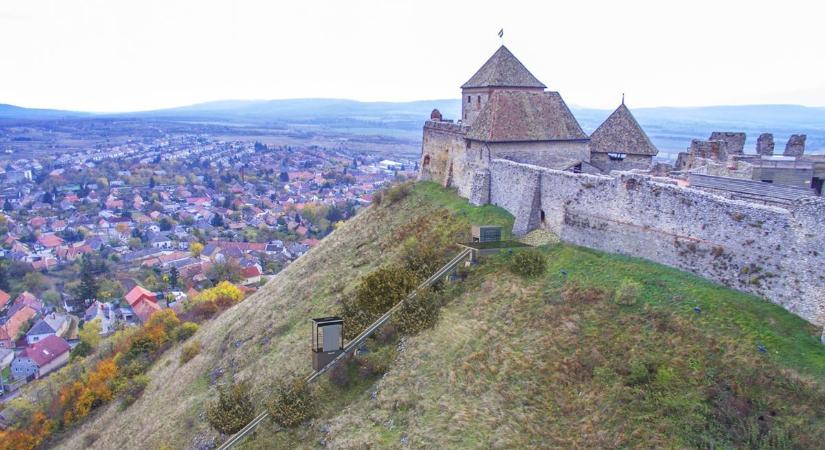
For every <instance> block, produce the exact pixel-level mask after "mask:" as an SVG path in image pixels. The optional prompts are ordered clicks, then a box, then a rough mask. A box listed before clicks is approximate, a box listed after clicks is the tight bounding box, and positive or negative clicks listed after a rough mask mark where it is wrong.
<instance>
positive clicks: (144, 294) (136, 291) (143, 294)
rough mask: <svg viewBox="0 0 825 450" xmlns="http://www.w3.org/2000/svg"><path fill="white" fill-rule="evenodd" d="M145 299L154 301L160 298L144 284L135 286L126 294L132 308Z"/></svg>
mask: <svg viewBox="0 0 825 450" xmlns="http://www.w3.org/2000/svg"><path fill="white" fill-rule="evenodd" d="M144 300H147V301H150V302H153V303H154V302H157V301H158V298H157V296H156V295H155V294H154V293H153V292H150V291H149V290H147V289H145V288H143V287H142V286H135V287H133V288H132V290H131V291H129V293H128V294H126V301H127V302H128V303H129V306H131V307H132V308H134V307H135V305H136V304H137V303H140V302H142V301H144Z"/></svg>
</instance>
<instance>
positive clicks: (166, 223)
mask: <svg viewBox="0 0 825 450" xmlns="http://www.w3.org/2000/svg"><path fill="white" fill-rule="evenodd" d="M158 226H159V227H160V230H161V231H169V230H171V229H172V226H174V223H173V222H172V220H171V219H169V218H168V217H164V218H162V219H160V222H159V223H158Z"/></svg>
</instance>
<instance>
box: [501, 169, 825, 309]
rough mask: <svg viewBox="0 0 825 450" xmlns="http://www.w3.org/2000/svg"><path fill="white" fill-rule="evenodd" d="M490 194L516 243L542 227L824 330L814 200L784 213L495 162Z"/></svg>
mask: <svg viewBox="0 0 825 450" xmlns="http://www.w3.org/2000/svg"><path fill="white" fill-rule="evenodd" d="M489 193H490V194H489V197H490V203H492V204H496V205H498V206H501V207H503V208H504V209H506V210H507V211H509V212H510V213H511V214H513V215H514V216H515V223H514V226H513V233H514V234H516V235H519V234H523V233H526V232H528V231H530V230H532V229H535V228H538V227H546V228H548V229H550V230H552V231H554V232H555V233H557V234H558V235H559V237H560V238H561V239H562V240H563V241H565V242H568V243H571V244H576V245H582V246H586V247H590V248H595V249H599V250H603V251H607V252H612V253H621V254H627V255H631V256H637V257H641V258H645V259H649V260H652V261H655V262H658V263H661V264H665V265H668V266H671V267H675V268H678V269H680V270H685V271H688V272H692V273H694V274H696V275H699V276H702V277H704V278H707V279H710V280H713V281H715V282H718V283H720V284H723V285H725V286H729V287H731V288H734V289H738V290H741V291H745V292H750V293H753V294H756V295H759V296H762V297H765V298H767V299H769V300H771V301H772V302H774V303H776V304H779V305H781V306H782V307H784V308H785V309H787V310H788V311H790V312H792V313H794V314H796V315H798V316H800V317H802V318H804V319H805V320H808V321H809V322H812V323H814V324H817V325H823V324H825V275H823V272H825V271H823V270H822V268H823V267H825V237H823V234H822V233H821V230H823V229H825V214H823V211H825V200H822V199H820V198H816V197H812V198H807V199H804V200H800V201H797V202H795V203H794V204H793V205H791V206H789V207H788V208H787V209H785V208H779V207H775V206H765V205H757V204H753V203H746V202H742V201H737V200H730V199H726V198H723V197H720V196H717V195H714V194H711V193H707V192H703V191H699V190H696V189H690V188H685V187H681V186H678V185H676V184H675V182H674V181H673V180H670V179H666V178H655V177H650V176H647V175H642V174H635V173H629V172H615V173H614V174H613V176H603V175H587V174H573V173H569V172H562V171H557V170H551V169H546V168H542V167H538V166H533V165H528V164H520V163H515V162H512V161H507V160H503V159H493V160H492V161H491V162H490V181H489ZM542 212H543V214H542ZM542 216H543V217H544V221H543V222H542V221H541V217H542Z"/></svg>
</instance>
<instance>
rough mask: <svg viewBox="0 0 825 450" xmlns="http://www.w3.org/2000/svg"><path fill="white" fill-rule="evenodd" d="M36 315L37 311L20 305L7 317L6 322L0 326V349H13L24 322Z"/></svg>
mask: <svg viewBox="0 0 825 450" xmlns="http://www.w3.org/2000/svg"><path fill="white" fill-rule="evenodd" d="M36 315H37V311H36V310H35V309H34V308H31V307H30V306H26V305H22V306H21V307H19V308H17V309H16V310H15V311H14V312H13V313H11V314H10V315H9V318H8V320H6V323H4V324H3V325H0V348H14V342H15V341H16V340H17V337H18V336H17V335H18V334H20V330H21V329H22V328H23V326H24V325H25V324H26V322H27V321H28V320H29V319H31V318H33V317H34V316H36Z"/></svg>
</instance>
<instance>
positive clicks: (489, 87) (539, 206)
mask: <svg viewBox="0 0 825 450" xmlns="http://www.w3.org/2000/svg"><path fill="white" fill-rule="evenodd" d="M461 89H462V112H461V120H459V121H457V122H453V121H450V120H445V119H444V118H443V117H442V116H441V113H440V112H439V111H438V110H434V111H433V112H432V114H431V117H430V120H428V121H426V122H425V124H424V133H423V143H422V151H421V161H420V166H419V167H420V169H419V170H420V172H419V179H422V180H431V181H435V182H438V183H440V184H442V185H443V186H445V187H450V188H454V189H456V190H457V191H458V193H459V195H461V196H462V197H465V198H467V199H469V200H470V202H471V203H473V204H475V205H485V204H494V205H498V206H500V207H502V208H504V209H506V210H507V211H508V212H510V213H511V214H512V215H513V216H514V217H515V222H514V225H513V234H514V235H523V234H525V233H528V232H530V231H532V230H535V229H538V228H545V229H548V230H551V231H553V232H554V233H555V234H556V235H558V236H559V238H560V239H561V240H562V241H564V242H568V243H571V244H575V245H582V246H586V247H590V248H595V249H599V250H603V251H608V252H613V253H622V254H627V255H632V256H637V257H641V258H646V259H649V260H652V261H656V262H659V263H661V264H665V265H668V266H672V267H676V268H678V269H681V270H685V271H689V272H692V273H695V274H697V275H700V276H703V277H705V278H708V279H710V280H713V281H715V282H718V283H720V284H723V285H726V286H729V287H732V288H735V289H739V290H742V291H746V292H751V293H753V294H756V295H759V296H762V297H765V298H767V299H769V300H771V301H773V302H774V303H777V304H779V305H781V306H782V307H784V308H785V309H787V310H788V311H790V312H792V313H794V314H796V315H798V316H800V317H802V318H803V319H805V320H807V321H809V322H811V323H814V324H816V325H819V326H822V325H825V270H823V268H825V233H823V230H825V200H823V199H822V198H820V197H819V196H816V195H814V194H813V192H808V191H803V190H800V189H796V188H793V189H795V190H793V189H792V190H787V189H786V190H783V189H784V188H781V187H780V186H773V185H770V184H767V183H760V182H759V181H752V180H750V179H748V180H735V179H733V178H725V180H733V181H737V182H739V183H746V184H747V183H755V184H757V185H760V186H763V185H764V186H765V187H770V188H771V189H772V190H771V193H770V195H762V194H761V192H762V191H761V190H757V191H753V189H752V187H751V186H750V185H748V186H745V187H739V186H738V185H737V186H736V187H735V188H731V187H730V186H727V185H725V184H724V183H722V184H720V183H718V182H716V183H715V184H714V183H713V181H714V180H716V178H721V177H708V176H702V175H699V174H695V177H696V178H695V179H694V174H691V176H690V177H686V176H684V174H681V175H682V176H654V172H653V171H651V170H650V169H651V165H652V162H653V157H654V156H655V155H656V154H657V149H656V147H655V146H654V145H653V143H652V142H651V141H650V139H649V138H648V136H647V135H646V134H645V132H644V130H642V128H641V127H640V126H639V124H638V122H637V121H636V120H635V118H634V117H633V115H632V114H631V112H630V110H629V109H628V108H627V107H626V106H625V105H624V102H622V104H621V105H619V107H618V108H617V109H616V110H615V111H614V112H613V113H612V114H611V115H610V116H609V117H608V118H607V120H605V122H604V123H603V124H601V125H600V126H599V127H598V128H597V129H596V130H595V131H594V132H593V133H592V134H591V135H590V136H588V135H587V134H586V133H585V132H584V131H583V130H582V128H581V126H579V124H578V122H577V121H576V118H575V117H574V116H573V114H572V113H571V112H570V110H569V108H568V107H567V105H566V104H565V103H564V100H562V98H561V95H559V93H558V92H552V91H547V90H546V86H545V85H544V84H542V83H541V82H540V81H539V80H538V79H537V78H536V77H535V76H533V75H532V74H531V73H530V72H529V71H528V70H527V68H526V67H524V65H523V64H522V63H521V62H519V60H518V59H516V57H515V56H514V55H513V54H512V53H511V52H510V51H509V50H508V49H507V48H506V47H504V46H502V47H501V48H499V49H498V51H496V53H495V54H494V55H493V56H492V57H491V58H490V59H489V60H488V61H487V62H486V63H484V65H483V66H482V67H481V69H479V70H478V71H477V72H476V73H475V75H473V76H472V77H471V78H470V80H469V81H467V82H466V83H465V84H464V85H462V86H461ZM724 139H728V140H733V141H735V140H736V139H740V140H742V141H744V139H741V137H740V136H738V135H733V134H731V135H730V136H728V135H727V134H721V135H720V136H717V138H716V139H714V138H713V137H712V138H711V141H712V142H718V141H720V140H724ZM737 142H738V141H737ZM735 145H736V144H731V148H734V147H735ZM703 156H708V155H705V154H704V153H702V154H698V153H696V152H694V154H693V155H692V156H691V157H690V158H689V159H690V161H689V164H694V163H695V162H696V161H697V160H698V159H701V157H703ZM717 157H718V155H717ZM683 159H685V158H684V157H683ZM685 164H687V162H686V163H685ZM656 173H657V174H659V175H661V173H660V172H658V171H657V172H656ZM670 175H674V174H673V173H671V174H670ZM700 177H703V178H700ZM716 181H718V180H716ZM788 189H791V188H788ZM809 191H810V190H809ZM754 192H755V193H754ZM823 339H825V336H823Z"/></svg>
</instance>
